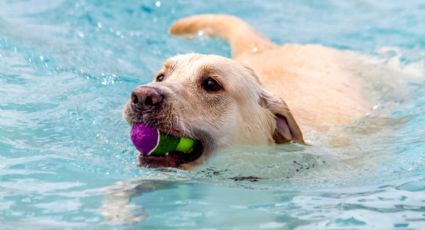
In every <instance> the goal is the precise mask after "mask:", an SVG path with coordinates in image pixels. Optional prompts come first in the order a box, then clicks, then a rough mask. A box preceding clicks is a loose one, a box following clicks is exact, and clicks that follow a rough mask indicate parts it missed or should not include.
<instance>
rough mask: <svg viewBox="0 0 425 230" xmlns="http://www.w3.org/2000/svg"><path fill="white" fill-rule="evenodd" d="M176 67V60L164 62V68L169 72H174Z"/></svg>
mask: <svg viewBox="0 0 425 230" xmlns="http://www.w3.org/2000/svg"><path fill="white" fill-rule="evenodd" d="M175 68H176V62H174V61H166V62H165V63H164V69H165V70H166V71H168V72H173V70H174V69H175Z"/></svg>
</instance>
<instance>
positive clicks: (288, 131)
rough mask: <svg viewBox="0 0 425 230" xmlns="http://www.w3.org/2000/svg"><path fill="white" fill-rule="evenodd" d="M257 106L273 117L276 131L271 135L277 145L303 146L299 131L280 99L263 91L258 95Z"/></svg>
mask: <svg viewBox="0 0 425 230" xmlns="http://www.w3.org/2000/svg"><path fill="white" fill-rule="evenodd" d="M259 104H260V105H261V106H262V107H263V108H266V109H269V110H270V111H271V112H272V113H273V114H274V115H275V119H276V129H275V131H274V133H273V139H274V140H275V142H276V143H277V144H282V143H287V142H289V141H294V142H297V143H300V144H305V142H304V138H303V134H302V132H301V129H300V128H299V126H298V124H297V122H296V121H295V118H294V116H292V114H291V111H289V108H288V106H287V105H286V103H285V102H284V101H283V100H282V99H280V98H276V97H274V96H272V95H271V94H269V93H268V92H265V91H263V92H261V93H260V99H259Z"/></svg>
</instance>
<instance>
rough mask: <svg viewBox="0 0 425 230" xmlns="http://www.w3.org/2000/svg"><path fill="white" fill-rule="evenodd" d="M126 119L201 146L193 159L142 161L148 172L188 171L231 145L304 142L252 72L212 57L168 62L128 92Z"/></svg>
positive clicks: (196, 56)
mask: <svg viewBox="0 0 425 230" xmlns="http://www.w3.org/2000/svg"><path fill="white" fill-rule="evenodd" d="M124 118H125V119H126V120H127V122H128V123H129V124H130V125H131V124H133V123H136V122H144V123H148V124H150V125H152V126H154V127H156V128H158V129H159V130H160V131H162V132H165V133H168V134H171V135H174V136H184V137H190V138H192V139H195V140H199V141H200V143H202V144H201V147H200V148H198V149H197V152H196V153H193V154H192V156H186V155H185V154H180V155H179V154H171V155H170V154H169V156H167V157H162V158H163V159H158V158H161V157H151V156H145V157H141V163H142V164H144V165H148V166H149V165H151V166H172V167H184V168H186V167H189V166H192V165H196V164H199V163H201V162H202V161H203V160H204V159H206V157H207V156H208V154H210V153H212V152H213V151H214V150H215V149H217V148H220V147H225V146H229V145H232V144H250V145H253V144H254V145H257V144H270V143H279V144H280V143H285V142H289V141H295V142H299V143H303V142H304V141H303V136H302V133H301V130H300V129H299V127H298V125H297V123H296V122H295V119H294V117H293V116H292V114H291V112H290V111H289V108H288V107H287V106H286V104H285V103H284V102H283V100H281V99H280V98H276V97H274V96H273V95H271V94H270V93H268V92H267V91H266V90H265V89H263V88H262V86H261V84H260V82H259V80H258V78H257V76H256V75H255V73H254V71H252V70H251V69H249V68H247V67H245V66H243V65H241V64H239V63H237V62H235V61H233V60H231V59H228V58H225V57H220V56H214V55H200V54H188V55H181V56H176V57H173V58H170V59H169V60H167V61H166V62H165V63H164V65H163V67H162V69H161V70H160V71H159V72H158V73H157V74H156V76H155V79H154V81H153V82H151V83H149V84H146V85H144V86H140V87H138V88H136V89H135V90H134V91H133V92H132V94H131V98H130V100H129V101H128V103H127V104H126V105H125V108H124ZM183 155H184V157H180V156H183Z"/></svg>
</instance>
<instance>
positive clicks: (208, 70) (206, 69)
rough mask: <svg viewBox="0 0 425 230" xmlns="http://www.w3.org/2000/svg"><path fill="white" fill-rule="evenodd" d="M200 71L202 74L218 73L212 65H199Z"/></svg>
mask: <svg viewBox="0 0 425 230" xmlns="http://www.w3.org/2000/svg"><path fill="white" fill-rule="evenodd" d="M201 73H202V75H215V74H218V73H219V71H218V70H217V69H216V68H214V67H212V66H207V65H205V66H202V67H201Z"/></svg>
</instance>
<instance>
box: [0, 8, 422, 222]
mask: <svg viewBox="0 0 425 230" xmlns="http://www.w3.org/2000/svg"><path fill="white" fill-rule="evenodd" d="M197 13H228V14H233V15H237V16H239V17H241V18H243V19H245V20H247V21H248V22H249V23H251V24H252V25H253V26H254V27H255V28H256V29H258V31H260V32H261V33H262V34H264V35H266V36H268V37H269V38H271V39H272V40H273V41H275V42H277V43H319V44H323V45H327V46H331V47H335V48H338V49H349V50H354V51H357V52H361V53H364V54H368V55H371V56H373V57H376V58H380V59H382V60H383V61H384V62H387V63H394V62H395V63H398V64H397V66H398V68H400V70H401V72H403V74H402V75H403V76H400V77H405V80H403V81H405V83H406V85H405V86H403V87H404V88H405V90H406V92H407V95H404V97H402V99H400V98H398V97H394V98H396V99H394V98H392V97H391V96H393V95H386V97H383V98H386V99H385V100H384V99H382V100H383V101H382V103H381V104H379V105H378V106H377V108H378V109H377V110H376V111H375V112H374V113H373V114H372V115H371V116H370V117H369V118H365V119H364V120H361V121H359V122H358V123H356V124H354V125H353V126H350V127H343V128H344V129H347V130H348V131H349V132H350V133H351V135H352V136H353V139H354V140H355V141H356V143H357V144H355V145H354V146H351V147H339V148H331V147H327V146H314V147H303V146H296V145H294V146H279V147H276V148H273V147H269V148H265V147H260V148H252V147H247V146H239V147H234V148H232V149H229V150H223V151H222V152H221V154H220V153H217V157H215V158H213V159H211V160H210V161H209V162H208V163H207V164H206V165H203V166H201V167H200V168H198V169H195V170H193V171H179V170H155V169H146V168H139V167H137V159H136V157H135V155H136V153H135V150H134V148H133V147H132V146H131V143H130V141H129V138H128V132H129V128H128V126H127V124H126V123H125V122H124V121H123V120H122V118H121V108H122V107H123V104H124V102H125V101H126V100H127V98H128V96H129V92H131V90H132V89H133V88H135V87H136V86H137V85H139V84H143V83H146V82H148V81H150V79H151V77H152V75H153V73H154V72H155V71H156V70H157V69H158V68H159V67H160V65H161V63H162V61H163V60H164V59H165V58H167V57H170V56H172V55H176V54H181V53H188V52H201V53H213V54H220V55H224V56H229V55H230V49H229V47H228V46H227V45H226V43H225V42H223V41H221V40H218V39H208V38H205V37H199V38H195V39H194V40H187V39H182V38H175V37H171V36H169V35H168V33H167V29H168V26H169V25H170V24H171V23H172V22H173V21H174V20H176V19H178V18H180V17H183V16H188V15H192V14H197ZM424 38H425V4H424V3H423V1H420V0H417V1H415V0H412V1H385V3H378V2H377V1H372V0H370V1H306V0H305V1H302V0H301V1H281V2H277V1H276V2H265V1H260V0H256V1H249V3H248V2H245V1H231V2H229V1H227V0H226V1H225V0H220V1H131V0H128V1H100V0H98V1H88V0H86V1H84V0H79V1H59V0H58V1H48V0H37V1H35V0H34V1H26V0H21V1H2V2H0V229H46V228H48V229H65V228H68V229H91V228H102V229H104V228H111V229H121V228H123V229H141V228H159V229H164V228H181V229H189V228H194V229H198V228H219V229H226V228H235V229H247V228H248V229H293V228H296V229H425V128H424V127H425V115H424V112H425V97H424V93H425V90H424V89H425V87H424V86H425V74H424V73H425V71H424V69H425V39H424ZM413 76H414V77H413ZM413 79H414V80H413ZM390 107H391V109H389V108H390ZM388 111H389V112H388ZM229 152H230V153H233V154H223V153H229ZM252 175H254V176H258V175H261V176H262V177H263V178H264V179H261V180H259V181H255V180H238V179H237V178H238V177H239V178H240V177H241V176H252ZM235 177H236V179H235ZM232 178H233V179H232ZM134 188H136V190H137V191H138V192H137V193H136V194H135V195H134V196H133V197H132V199H131V200H130V203H129V205H127V206H125V207H126V208H127V209H128V208H129V209H131V213H133V215H134V216H135V217H134V218H130V220H127V221H123V220H117V219H114V220H110V219H108V218H106V217H105V216H104V215H103V214H102V213H104V212H105V208H106V209H108V208H109V209H113V208H114V205H116V207H117V209H118V210H119V211H118V213H124V212H125V210H127V209H125V208H122V207H121V206H120V205H119V204H117V203H115V204H114V203H112V204H110V203H109V204H108V203H106V204H107V205H105V197H107V195H108V194H111V193H112V194H116V193H117V192H118V194H120V192H121V193H122V194H125V193H126V191H133V190H134ZM111 191H112V192H111ZM118 197H119V195H118ZM105 206H106V207H105ZM136 217H139V218H136ZM141 219H143V221H140V220H141Z"/></svg>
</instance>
